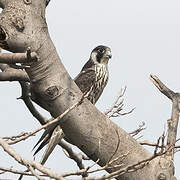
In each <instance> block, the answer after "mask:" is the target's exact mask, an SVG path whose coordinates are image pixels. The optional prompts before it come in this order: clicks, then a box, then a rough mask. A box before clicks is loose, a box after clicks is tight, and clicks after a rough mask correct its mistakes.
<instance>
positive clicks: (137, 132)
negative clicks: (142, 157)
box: [129, 121, 146, 137]
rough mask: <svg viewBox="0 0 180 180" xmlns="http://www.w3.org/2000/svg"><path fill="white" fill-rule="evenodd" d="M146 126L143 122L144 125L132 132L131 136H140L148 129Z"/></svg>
mask: <svg viewBox="0 0 180 180" xmlns="http://www.w3.org/2000/svg"><path fill="white" fill-rule="evenodd" d="M144 126H145V122H144V121H143V122H142V124H140V125H139V127H138V129H136V130H134V131H132V132H130V133H129V134H131V136H132V137H134V136H136V135H137V134H139V133H140V132H141V131H143V130H145V129H146V127H144Z"/></svg>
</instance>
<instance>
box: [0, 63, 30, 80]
mask: <svg viewBox="0 0 180 180" xmlns="http://www.w3.org/2000/svg"><path fill="white" fill-rule="evenodd" d="M1 68H2V69H3V68H5V66H4V65H3V66H1ZM0 81H29V77H28V75H27V73H26V72H25V71H22V70H17V69H14V68H7V69H6V70H4V71H3V72H1V73H0Z"/></svg>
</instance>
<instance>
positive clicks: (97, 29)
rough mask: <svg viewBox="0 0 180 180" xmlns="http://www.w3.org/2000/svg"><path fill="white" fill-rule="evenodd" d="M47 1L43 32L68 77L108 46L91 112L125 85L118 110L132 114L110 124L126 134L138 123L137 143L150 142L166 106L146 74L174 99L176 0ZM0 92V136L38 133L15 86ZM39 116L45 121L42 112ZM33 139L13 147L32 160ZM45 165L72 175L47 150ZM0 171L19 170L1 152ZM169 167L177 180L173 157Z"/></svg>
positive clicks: (179, 5)
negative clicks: (103, 78) (106, 75)
mask: <svg viewBox="0 0 180 180" xmlns="http://www.w3.org/2000/svg"><path fill="white" fill-rule="evenodd" d="M51 1H52V2H50V4H49V6H48V8H47V14H46V17H47V23H48V26H49V32H50V35H51V37H52V40H53V42H54V43H55V46H56V48H57V51H58V53H59V55H60V57H61V59H62V61H63V63H64V65H65V67H66V68H67V70H68V72H69V73H70V75H71V76H72V77H75V76H76V75H77V74H78V73H79V71H80V69H81V68H82V66H83V65H84V63H85V62H86V61H87V60H88V58H89V56H90V52H91V50H92V49H93V48H94V47H95V46H97V45H100V44H103V45H107V46H109V47H110V48H111V49H112V54H113V58H112V60H111V61H110V62H109V71H110V80H109V83H108V85H107V87H106V89H105V91H104V93H103V95H102V97H101V98H100V100H99V101H98V103H97V105H96V106H97V108H98V109H99V110H101V111H105V110H106V109H107V108H108V107H109V106H110V105H111V104H112V102H113V101H114V100H115V98H116V96H117V94H118V92H119V90H120V88H121V87H124V86H127V91H126V94H125V97H124V98H125V107H124V110H125V111H128V110H130V109H131V108H133V107H136V109H135V111H134V112H133V113H132V114H130V115H127V116H125V117H120V118H118V119H114V122H116V123H117V124H118V125H119V126H120V127H122V128H124V129H125V130H127V131H128V132H130V131H132V130H134V129H136V128H137V127H138V125H139V124H141V122H142V121H144V122H145V123H146V127H147V129H146V130H145V131H144V132H143V133H142V134H143V138H141V140H144V139H147V140H149V141H154V142H156V140H157V138H158V137H159V136H160V135H161V134H162V132H163V130H164V127H166V124H167V123H166V122H167V120H168V119H169V118H170V115H171V102H170V100H169V99H167V98H166V97H165V96H164V95H162V94H161V93H160V92H159V91H158V90H157V88H156V87H154V85H153V84H152V83H151V81H150V80H149V75H150V74H151V73H152V74H155V75H157V76H158V77H159V78H160V79H161V80H162V81H163V82H164V83H165V84H166V85H167V86H168V87H169V88H171V89H172V90H174V91H176V92H180V82H179V81H180V80H179V75H180V62H179V61H180V1H178V0H173V1H172V0H171V1H170V0H151V1H147V0H136V1H135V0H126V1H123V0H118V1H117V0H111V1H109V0H98V1H97V0H86V1H85V0H74V1H72V0H71V1H70V0H51ZM47 50H48V49H47ZM0 93H1V99H0V113H1V119H0V121H1V126H0V136H12V135H17V134H19V133H21V132H29V131H32V130H34V129H36V128H37V127H39V123H38V122H37V121H36V120H35V119H34V118H33V117H32V115H31V114H30V112H29V111H28V110H27V108H26V107H25V105H24V104H23V102H22V101H21V100H16V98H17V97H19V96H20V95H21V93H20V88H19V84H18V83H15V82H13V83H10V82H8V83H4V82H2V83H1V84H0ZM43 114H44V115H46V116H49V115H48V113H46V112H44V111H43ZM41 133H42V132H41ZM41 133H39V134H38V135H36V136H35V137H31V138H29V139H28V140H26V141H25V142H21V143H18V144H17V145H14V146H13V147H14V148H15V149H16V151H17V152H18V153H20V154H21V155H22V156H23V157H24V158H26V159H32V154H33V153H32V152H31V150H32V147H33V146H34V144H35V143H36V142H37V140H38V138H39V136H40V134H41ZM179 135H180V133H178V137H179ZM41 155H42V153H39V154H38V156H37V158H40V157H41ZM46 166H48V167H51V168H52V169H53V170H55V171H57V172H59V173H61V172H67V171H70V170H73V169H74V170H75V169H78V168H77V166H76V165H75V163H74V162H73V161H72V160H70V159H68V158H67V157H65V155H64V154H63V153H62V150H61V148H60V147H57V148H56V149H55V151H54V152H53V154H52V155H51V156H50V158H49V159H48V161H47V163H46ZM0 167H8V168H10V167H13V168H15V169H17V168H20V169H21V170H22V169H23V168H22V167H21V166H20V165H18V164H17V163H16V162H15V161H14V160H12V159H11V158H9V157H8V155H7V154H6V153H5V152H4V151H2V149H0ZM175 167H176V169H175V170H176V176H177V179H180V171H179V167H180V154H178V153H177V154H176V156H175ZM24 169H25V168H24ZM17 177H19V176H17V175H15V176H14V175H12V174H8V173H6V174H4V175H0V179H3V178H9V179H17ZM24 179H34V178H28V177H24Z"/></svg>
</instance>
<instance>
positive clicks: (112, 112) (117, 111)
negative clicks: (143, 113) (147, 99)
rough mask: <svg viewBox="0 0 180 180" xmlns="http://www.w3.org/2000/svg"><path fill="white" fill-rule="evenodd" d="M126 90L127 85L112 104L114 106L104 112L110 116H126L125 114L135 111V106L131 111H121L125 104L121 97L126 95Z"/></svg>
mask: <svg viewBox="0 0 180 180" xmlns="http://www.w3.org/2000/svg"><path fill="white" fill-rule="evenodd" d="M125 92H126V87H125V88H124V89H121V90H120V93H119V95H118V97H117V98H116V100H115V102H114V103H113V104H112V106H111V107H110V108H109V109H108V110H107V111H105V112H104V114H105V115H107V116H108V117H109V118H111V117H119V116H124V115H127V114H130V113H132V112H133V111H134V109H135V108H133V109H131V110H130V111H128V112H125V113H122V112H121V111H122V110H123V106H124V104H123V102H124V99H121V98H122V97H123V96H124V94H125Z"/></svg>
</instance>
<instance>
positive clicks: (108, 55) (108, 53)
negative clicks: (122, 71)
mask: <svg viewBox="0 0 180 180" xmlns="http://www.w3.org/2000/svg"><path fill="white" fill-rule="evenodd" d="M106 57H107V58H109V59H111V58H112V54H111V51H109V50H108V51H107V52H106Z"/></svg>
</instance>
